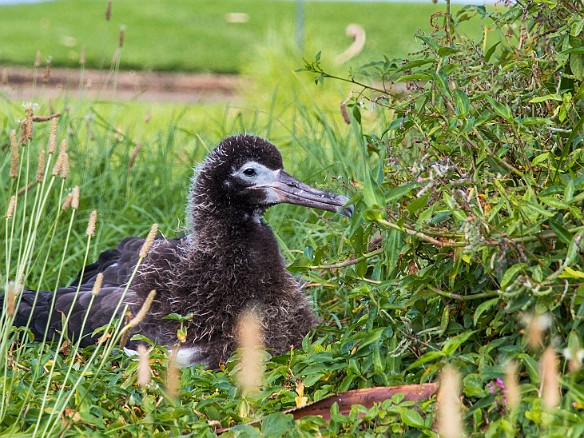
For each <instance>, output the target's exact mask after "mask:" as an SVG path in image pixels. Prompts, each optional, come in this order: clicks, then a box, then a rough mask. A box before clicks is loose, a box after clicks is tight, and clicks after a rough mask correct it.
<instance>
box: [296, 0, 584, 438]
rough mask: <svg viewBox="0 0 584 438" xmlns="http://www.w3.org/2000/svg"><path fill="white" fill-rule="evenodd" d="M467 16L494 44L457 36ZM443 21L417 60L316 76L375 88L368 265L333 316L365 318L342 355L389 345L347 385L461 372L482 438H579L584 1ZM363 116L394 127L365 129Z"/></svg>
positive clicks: (366, 90) (362, 247) (366, 140)
mask: <svg viewBox="0 0 584 438" xmlns="http://www.w3.org/2000/svg"><path fill="white" fill-rule="evenodd" d="M471 18H472V19H475V20H476V19H477V18H480V19H481V20H482V21H483V22H484V23H485V29H486V28H491V29H494V32H496V35H497V38H496V42H494V43H490V42H489V43H487V41H489V40H487V39H486V38H485V39H484V40H483V41H482V43H481V42H476V41H472V40H470V39H468V38H467V37H466V36H465V35H463V34H461V33H458V31H457V29H458V25H459V24H460V23H461V22H463V21H465V20H468V19H471ZM440 19H441V20H443V24H442V26H441V27H440V28H439V29H438V30H437V32H436V33H434V34H432V35H426V34H419V35H417V37H418V39H419V40H420V41H421V43H422V49H421V51H420V52H418V53H416V54H414V55H412V57H411V58H409V59H405V60H401V59H394V60H389V59H385V60H383V61H380V62H376V63H372V64H368V65H366V66H363V67H362V68H361V69H359V70H357V71H355V72H354V74H353V75H352V76H351V77H350V78H347V79H345V78H338V77H336V76H333V75H330V74H328V73H327V72H326V71H325V70H323V69H322V68H321V66H320V62H319V57H318V56H317V58H316V60H315V61H314V62H310V63H307V64H306V66H305V68H306V69H307V70H308V71H310V72H313V73H315V74H316V77H315V80H316V82H317V83H318V82H322V81H323V80H328V79H331V78H332V79H341V80H344V81H348V82H351V83H353V84H355V85H361V86H362V87H361V88H362V90H361V91H360V92H358V93H353V94H352V96H351V99H350V100H349V101H348V103H347V107H346V108H345V109H344V110H345V111H346V115H345V117H347V118H348V117H349V114H350V121H351V123H352V124H353V126H354V128H355V130H358V131H359V132H360V134H361V136H360V138H361V141H360V144H359V147H360V148H361V149H362V150H363V151H365V153H366V157H367V166H368V173H369V176H368V178H366V179H365V180H363V181H359V182H360V184H361V185H362V192H361V195H359V198H358V202H357V212H358V216H357V218H356V219H355V221H356V222H359V223H358V225H359V226H356V225H357V224H356V223H355V224H354V233H353V234H352V235H351V236H350V239H351V241H352V242H353V245H354V247H355V250H356V251H357V255H358V256H360V255H362V256H363V257H361V258H359V259H357V260H359V262H358V263H355V264H354V267H353V268H345V270H344V272H343V278H344V281H346V282H347V283H348V284H349V285H350V286H351V287H350V288H348V290H350V292H347V294H346V295H344V296H339V297H338V300H339V303H338V306H337V307H336V308H335V309H334V310H332V312H334V313H336V315H337V316H338V318H342V317H343V316H342V314H339V309H344V316H345V317H349V316H350V313H351V312H358V315H360V316H361V319H360V320H359V319H358V318H355V317H352V318H351V321H352V324H350V325H349V328H348V329H346V330H345V332H344V335H343V336H346V338H347V341H346V342H349V346H346V348H345V351H347V352H349V351H352V350H351V349H352V348H353V346H356V347H357V352H358V351H359V348H362V347H359V338H360V337H361V338H362V339H363V340H365V339H366V340H367V341H369V340H370V337H371V336H376V339H375V343H372V344H370V343H368V342H367V345H368V347H367V351H368V355H367V356H366V357H363V358H362V359H357V361H358V362H359V364H358V365H357V366H356V367H355V369H356V370H357V372H356V373H355V375H354V376H352V375H351V372H352V371H349V372H348V373H347V375H346V377H345V379H344V381H343V383H345V384H341V387H343V388H346V387H350V386H351V385H363V386H367V385H371V384H381V383H388V380H389V381H391V376H392V375H393V376H395V377H394V378H395V380H397V381H403V380H405V381H420V380H422V381H424V380H429V379H433V378H434V376H435V374H436V373H437V372H438V371H439V370H440V369H441V368H442V367H443V365H444V364H445V363H450V364H452V365H454V366H456V367H458V368H459V369H460V370H461V372H462V374H463V375H464V376H465V377H464V394H465V395H466V396H467V397H466V398H465V407H466V418H467V420H468V429H469V430H474V431H480V432H481V433H483V432H485V431H488V433H489V434H490V433H493V434H499V433H511V432H510V431H511V430H515V431H518V430H520V431H521V432H520V433H522V434H527V435H532V434H539V433H541V432H542V430H543V429H542V428H544V427H548V426H549V427H551V424H552V423H553V427H554V428H556V427H559V426H562V427H563V428H564V429H562V430H563V431H565V432H569V433H575V434H578V433H582V425H581V421H580V420H579V419H578V418H579V417H578V415H579V414H578V412H580V411H581V409H582V403H583V402H584V399H583V394H584V391H583V387H582V379H583V374H582V372H580V371H578V370H577V369H579V366H580V362H581V359H582V355H583V353H584V352H583V350H582V346H581V344H582V336H583V335H584V325H583V324H582V322H583V319H584V283H583V281H582V280H583V279H584V257H583V255H582V250H583V249H584V242H583V241H582V238H583V237H584V223H583V215H582V207H583V206H584V203H583V201H584V171H583V165H584V158H583V151H584V147H583V146H584V131H583V123H584V118H583V116H582V114H583V109H584V100H583V98H584V85H583V80H584V32H583V27H584V12H583V11H582V9H581V4H580V2H578V1H565V2H555V1H553V2H550V1H528V2H522V1H520V2H517V3H516V4H513V5H510V6H509V7H508V8H503V9H499V10H496V11H493V12H488V11H487V10H486V9H485V8H484V7H480V6H479V7H475V6H468V7H465V8H463V9H462V10H461V11H459V12H458V13H457V14H456V15H454V16H450V15H449V14H448V13H446V14H444V15H443V17H441V18H440ZM485 35H486V31H485ZM368 110H372V111H374V112H378V113H384V114H385V115H386V117H387V119H388V120H389V122H387V123H386V124H384V125H383V126H381V127H379V128H377V127H371V126H369V125H370V123H369V122H368V121H367V120H366V119H365V117H363V114H364V112H365V111H368ZM375 236H381V243H380V244H379V247H378V249H375V248H369V250H368V249H367V242H370V241H371V239H372V238H373V237H375ZM367 251H369V252H367ZM362 278H366V279H367V281H362ZM542 315H544V316H542ZM548 324H549V326H548ZM538 325H539V326H540V327H539V328H538ZM524 330H525V331H530V333H531V337H529V336H528V337H527V338H526V337H525V336H523V331H524ZM538 330H539V333H537V331H538ZM356 333H362V335H359V334H356ZM539 335H541V336H540V337H539V338H538V336H539ZM530 339H531V342H532V347H531V348H529V346H528V341H529V340H530ZM362 342H363V343H366V342H364V341H362ZM546 345H549V346H551V347H553V348H554V349H555V350H556V351H557V352H562V355H563V359H562V360H561V380H562V401H561V409H558V410H556V411H553V415H552V416H551V417H546V416H545V415H543V414H542V407H541V399H540V395H541V391H540V390H539V386H540V376H539V374H538V372H537V361H538V360H539V358H540V354H541V351H542V347H544V346H546ZM342 349H343V344H341V350H342ZM378 350H379V351H378ZM570 357H571V358H573V360H572V362H571V363H572V366H571V367H570V366H569V363H570V360H569V358H570ZM576 357H578V359H575V358H576ZM510 360H515V361H517V363H518V364H519V373H520V374H519V375H520V378H521V385H522V386H521V392H522V398H523V403H522V404H521V406H520V408H519V410H518V411H517V412H514V413H513V415H512V416H508V417H507V416H502V415H501V413H502V412H508V411H509V409H508V406H506V405H505V404H504V403H503V402H502V401H501V400H500V399H497V389H496V388H494V387H493V386H492V383H491V387H490V388H489V386H488V385H489V383H490V382H493V381H494V379H496V378H502V377H503V369H504V365H505V363H506V362H508V361H510ZM576 364H577V365H578V366H576ZM353 369H354V367H350V370H353ZM365 373H367V374H365ZM364 375H366V376H367V377H366V381H364V380H362V379H363V376H364ZM388 376H389V377H388ZM404 376H405V377H404ZM347 379H351V381H350V382H346V380H347ZM498 394H499V395H500V392H499V393H498ZM544 413H545V412H544ZM542 415H543V416H542ZM514 428H515V429H514ZM578 431H579V432H578ZM562 433H564V432H562Z"/></svg>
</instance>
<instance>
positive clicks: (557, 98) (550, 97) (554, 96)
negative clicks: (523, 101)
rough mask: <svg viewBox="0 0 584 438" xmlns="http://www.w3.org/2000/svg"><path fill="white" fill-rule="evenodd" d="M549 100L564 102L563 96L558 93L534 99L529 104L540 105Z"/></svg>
mask: <svg viewBox="0 0 584 438" xmlns="http://www.w3.org/2000/svg"><path fill="white" fill-rule="evenodd" d="M548 100H555V101H558V102H561V101H562V96H560V95H559V94H557V93H554V94H546V95H545V96H539V97H534V98H533V99H531V100H530V101H529V103H540V102H547V101H548Z"/></svg>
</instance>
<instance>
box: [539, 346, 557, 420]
mask: <svg viewBox="0 0 584 438" xmlns="http://www.w3.org/2000/svg"><path fill="white" fill-rule="evenodd" d="M539 373H540V376H541V401H542V403H543V405H544V406H545V407H546V408H547V409H554V408H556V407H557V406H558V405H559V404H560V376H559V372H558V361H557V357H556V352H555V351H554V349H553V348H552V347H548V348H546V349H545V350H544V352H543V354H542V356H541V359H540V363H539Z"/></svg>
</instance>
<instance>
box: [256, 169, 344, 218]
mask: <svg viewBox="0 0 584 438" xmlns="http://www.w3.org/2000/svg"><path fill="white" fill-rule="evenodd" d="M266 187H267V188H269V189H271V191H272V193H273V195H274V196H275V198H276V201H277V202H278V203H283V202H285V203H288V204H296V205H302V206H303V207H310V208H318V209H320V210H326V211H332V212H333V213H340V214H342V215H343V216H347V217H351V215H352V214H353V206H352V205H351V206H349V207H346V208H344V207H345V204H346V203H347V202H349V198H347V197H346V196H343V195H337V194H336V193H330V192H325V191H322V190H317V189H315V188H313V187H310V186H309V185H308V184H304V183H303V182H302V181H299V180H297V179H296V178H294V177H293V176H291V175H289V174H288V173H286V172H284V171H283V170H280V171H279V172H278V174H277V175H276V178H275V180H274V181H273V182H271V183H270V184H268V185H267V186H266Z"/></svg>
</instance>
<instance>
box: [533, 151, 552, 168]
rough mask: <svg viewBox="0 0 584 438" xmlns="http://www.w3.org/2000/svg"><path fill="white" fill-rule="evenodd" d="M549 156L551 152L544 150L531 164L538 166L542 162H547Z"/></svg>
mask: <svg viewBox="0 0 584 438" xmlns="http://www.w3.org/2000/svg"><path fill="white" fill-rule="evenodd" d="M549 156H550V153H549V152H544V153H543V154H539V155H538V156H537V157H535V158H534V159H533V160H531V165H532V166H537V165H538V164H540V163H543V162H547V160H548V158H549Z"/></svg>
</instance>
